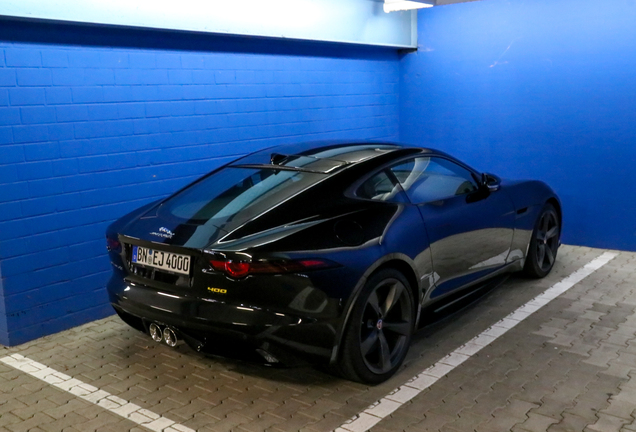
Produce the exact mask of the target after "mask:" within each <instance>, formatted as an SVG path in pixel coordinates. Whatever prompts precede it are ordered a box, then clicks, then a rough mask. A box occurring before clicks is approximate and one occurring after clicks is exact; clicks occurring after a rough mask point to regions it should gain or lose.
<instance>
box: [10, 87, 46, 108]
mask: <svg viewBox="0 0 636 432" xmlns="http://www.w3.org/2000/svg"><path fill="white" fill-rule="evenodd" d="M9 100H10V101H11V105H16V106H19V105H44V103H45V97H44V89H41V88H12V89H9Z"/></svg>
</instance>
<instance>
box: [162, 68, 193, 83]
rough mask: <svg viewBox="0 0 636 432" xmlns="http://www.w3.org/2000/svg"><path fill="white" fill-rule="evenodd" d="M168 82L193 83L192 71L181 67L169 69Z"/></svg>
mask: <svg viewBox="0 0 636 432" xmlns="http://www.w3.org/2000/svg"><path fill="white" fill-rule="evenodd" d="M168 82H169V83H170V84H193V83H194V79H193V77H192V71H189V70H181V69H174V70H168Z"/></svg>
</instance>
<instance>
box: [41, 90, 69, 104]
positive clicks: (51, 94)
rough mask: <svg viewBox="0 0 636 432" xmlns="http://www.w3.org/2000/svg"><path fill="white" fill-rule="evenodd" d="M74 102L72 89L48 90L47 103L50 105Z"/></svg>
mask: <svg viewBox="0 0 636 432" xmlns="http://www.w3.org/2000/svg"><path fill="white" fill-rule="evenodd" d="M72 102H73V96H72V94H71V89H70V87H59V88H55V87H53V88H47V89H46V103H47V104H49V105H61V104H70V103H72Z"/></svg>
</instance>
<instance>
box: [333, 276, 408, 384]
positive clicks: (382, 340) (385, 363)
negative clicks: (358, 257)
mask: <svg viewBox="0 0 636 432" xmlns="http://www.w3.org/2000/svg"><path fill="white" fill-rule="evenodd" d="M414 320H415V313H414V306H413V294H412V292H411V288H410V286H409V283H408V281H407V280H406V278H405V277H404V276H403V275H402V274H401V273H400V272H398V271H397V270H394V269H384V270H381V271H379V272H378V273H376V274H375V275H373V276H371V277H370V278H369V280H368V281H367V283H366V285H365V287H364V289H363V291H362V293H361V295H360V297H359V298H358V302H357V303H356V305H355V306H354V310H353V313H352V316H351V319H350V323H349V325H348V327H347V330H346V334H345V337H344V340H343V348H342V351H341V361H340V369H341V371H342V373H343V374H344V375H345V377H347V378H349V379H351V380H354V381H359V382H364V383H368V384H377V383H381V382H383V381H386V380H387V379H388V378H390V377H391V376H392V375H393V374H394V373H395V372H396V370H397V369H398V368H399V367H400V365H401V364H402V362H403V361H404V358H405V357H406V353H407V352H408V349H409V345H410V343H411V335H412V333H413V328H414V324H415V323H414Z"/></svg>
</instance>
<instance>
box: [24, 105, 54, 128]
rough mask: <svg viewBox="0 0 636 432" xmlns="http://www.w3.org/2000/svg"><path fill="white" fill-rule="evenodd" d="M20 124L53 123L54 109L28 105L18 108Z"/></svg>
mask: <svg viewBox="0 0 636 432" xmlns="http://www.w3.org/2000/svg"><path fill="white" fill-rule="evenodd" d="M20 113H21V118H22V124H25V125H29V124H44V123H55V121H56V117H55V109H54V108H51V107H28V108H21V109H20Z"/></svg>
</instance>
